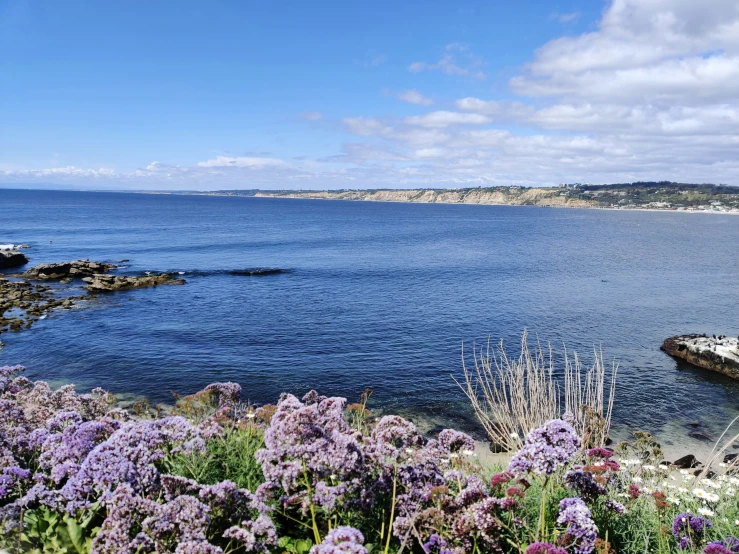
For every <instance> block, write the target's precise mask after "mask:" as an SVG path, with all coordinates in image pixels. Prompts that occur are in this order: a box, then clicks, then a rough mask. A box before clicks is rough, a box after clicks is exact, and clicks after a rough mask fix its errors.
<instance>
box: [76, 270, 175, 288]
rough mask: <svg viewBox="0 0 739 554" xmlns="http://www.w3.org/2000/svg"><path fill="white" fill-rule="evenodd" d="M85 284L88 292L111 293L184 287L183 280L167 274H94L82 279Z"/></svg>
mask: <svg viewBox="0 0 739 554" xmlns="http://www.w3.org/2000/svg"><path fill="white" fill-rule="evenodd" d="M82 280H83V281H85V282H86V283H87V290H89V291H90V292H112V291H118V290H129V289H138V288H145V287H156V286H157V285H184V284H185V282H186V281H185V280H184V279H180V278H177V277H174V276H173V275H170V274H169V273H160V274H151V275H143V276H140V277H137V276H134V275H105V274H103V273H96V274H95V275H93V276H92V277H85V278H84V279H82Z"/></svg>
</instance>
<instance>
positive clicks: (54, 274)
mask: <svg viewBox="0 0 739 554" xmlns="http://www.w3.org/2000/svg"><path fill="white" fill-rule="evenodd" d="M115 267H116V266H114V265H113V264H106V263H102V262H91V261H90V260H75V261H73V262H60V263H57V264H41V265H37V266H34V267H32V268H31V269H29V270H27V271H26V272H25V273H24V274H23V277H24V278H26V279H67V278H74V277H90V276H92V275H95V274H96V273H107V272H108V271H110V270H111V269H115Z"/></svg>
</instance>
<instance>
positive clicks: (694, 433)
mask: <svg viewBox="0 0 739 554" xmlns="http://www.w3.org/2000/svg"><path fill="white" fill-rule="evenodd" d="M688 436H689V437H690V438H691V439H696V440H699V441H703V442H713V439H711V437H709V436H708V435H706V434H705V433H701V432H700V431H691V432H690V433H688Z"/></svg>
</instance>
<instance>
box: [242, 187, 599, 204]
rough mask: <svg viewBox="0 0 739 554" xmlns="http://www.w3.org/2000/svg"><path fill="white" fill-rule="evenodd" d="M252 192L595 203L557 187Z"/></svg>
mask: <svg viewBox="0 0 739 554" xmlns="http://www.w3.org/2000/svg"><path fill="white" fill-rule="evenodd" d="M255 196H262V197H272V198H275V197H278V198H310V199H318V200H364V201H369V202H420V203H428V204H435V203H438V204H491V205H494V204H497V205H508V206H556V207H571V208H588V207H593V206H595V205H596V204H595V203H594V202H590V201H587V200H579V199H574V198H567V197H565V196H561V195H560V191H559V190H558V189H536V188H527V189H517V188H510V189H506V190H505V191H503V190H492V191H491V190H489V189H461V190H455V189H448V190H424V189H408V190H366V191H364V190H349V191H300V192H282V191H281V192H258V193H256V195H255Z"/></svg>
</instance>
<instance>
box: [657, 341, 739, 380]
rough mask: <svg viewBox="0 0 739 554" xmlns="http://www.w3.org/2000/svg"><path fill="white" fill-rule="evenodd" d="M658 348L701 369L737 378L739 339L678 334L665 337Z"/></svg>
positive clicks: (738, 376) (738, 377) (738, 370)
mask: <svg viewBox="0 0 739 554" xmlns="http://www.w3.org/2000/svg"><path fill="white" fill-rule="evenodd" d="M660 348H661V349H662V350H664V351H665V352H667V353H668V354H669V355H670V356H674V357H675V358H680V359H682V360H685V361H686V362H688V363H691V364H693V365H696V366H698V367H702V368H703V369H710V370H712V371H718V372H719V373H723V374H724V375H728V376H729V377H732V378H734V379H739V339H737V338H735V337H734V338H729V337H718V338H717V337H715V336H713V337H707V336H706V335H679V336H677V337H670V338H669V339H667V340H666V341H665V342H664V343H663V344H662V346H661V347H660Z"/></svg>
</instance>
